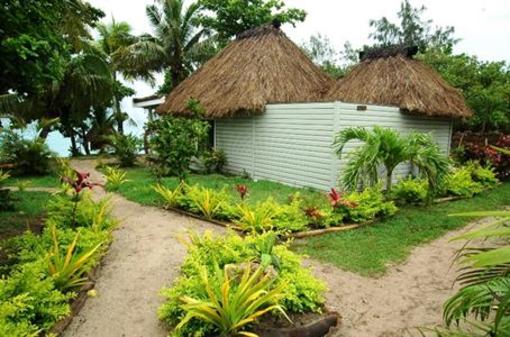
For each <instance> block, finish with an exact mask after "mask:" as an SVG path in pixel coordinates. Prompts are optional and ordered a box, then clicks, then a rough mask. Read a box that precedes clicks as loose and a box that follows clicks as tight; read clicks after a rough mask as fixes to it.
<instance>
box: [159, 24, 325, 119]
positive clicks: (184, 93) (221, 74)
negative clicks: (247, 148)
mask: <svg viewBox="0 0 510 337" xmlns="http://www.w3.org/2000/svg"><path fill="white" fill-rule="evenodd" d="M332 84H333V81H332V79H331V78H330V77H329V76H328V75H327V74H325V73H324V72H323V71H322V70H321V69H320V68H318V67H317V66H316V65H315V64H313V62H312V61H311V60H310V59H309V58H308V57H307V56H306V55H305V54H304V53H303V51H302V50H301V49H300V48H299V47H298V46H296V45H295V44H294V43H293V42H292V41H291V40H290V39H289V38H287V36H286V35H285V34H284V33H283V32H282V31H281V30H280V29H279V24H269V25H265V26H261V27H258V28H254V29H251V30H249V31H246V32H244V33H242V34H240V35H239V36H238V37H237V38H236V40H234V41H233V42H231V43H230V44H229V45H228V46H227V47H226V48H225V49H224V50H223V51H222V52H220V53H219V54H218V55H217V56H215V57H214V58H212V59H211V60H209V61H208V62H207V63H206V64H205V65H204V66H203V67H202V68H201V69H199V70H198V71H196V72H195V73H194V74H193V75H191V76H190V77H189V78H187V79H186V80H184V81H183V82H182V83H181V84H179V85H178V86H177V87H176V88H175V89H174V90H172V92H171V93H170V94H169V95H168V96H167V98H166V100H165V103H163V104H162V105H160V106H159V107H158V108H157V109H156V112H158V113H161V114H164V113H173V114H179V115H186V114H187V113H189V111H187V103H188V102H189V100H190V99H192V98H193V99H197V100H198V101H199V102H200V103H201V105H202V107H203V108H204V110H205V114H206V116H207V117H209V118H223V117H232V116H236V115H244V114H251V113H262V112H263V111H264V109H265V106H266V104H269V103H290V102H292V103H295V102H310V101H318V100H320V99H321V97H322V96H323V95H324V94H325V93H326V92H327V91H328V90H329V88H330V87H331V85H332Z"/></svg>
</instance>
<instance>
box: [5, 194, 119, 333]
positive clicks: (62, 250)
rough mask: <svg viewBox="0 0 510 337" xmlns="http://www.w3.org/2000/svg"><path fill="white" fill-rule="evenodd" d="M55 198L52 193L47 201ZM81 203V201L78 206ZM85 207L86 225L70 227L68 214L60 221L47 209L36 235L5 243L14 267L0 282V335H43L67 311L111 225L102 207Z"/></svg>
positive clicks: (107, 238)
mask: <svg viewBox="0 0 510 337" xmlns="http://www.w3.org/2000/svg"><path fill="white" fill-rule="evenodd" d="M61 198H63V196H62V195H55V196H53V197H52V200H50V202H52V203H53V202H54V200H53V199H59V200H61ZM67 198H68V202H67V203H69V202H70V203H71V204H72V201H70V200H69V197H67ZM57 203H61V201H58V202H57ZM67 203H66V204H67ZM90 203H92V200H90ZM85 205H87V204H85V203H81V207H82V208H83V207H84V206H85ZM89 207H90V208H91V209H93V210H94V211H87V212H83V215H84V216H85V215H88V216H89V218H88V219H87V220H86V221H84V222H87V223H89V224H90V225H89V226H88V227H79V228H76V229H75V228H72V227H70V226H69V225H68V224H70V223H71V220H70V219H69V217H70V215H69V213H68V214H67V219H65V220H66V221H63V222H62V223H60V222H58V221H59V220H62V215H63V213H62V212H60V211H58V212H57V211H56V210H53V211H49V212H48V219H47V226H46V227H45V228H44V230H43V232H42V233H41V234H40V235H37V234H34V233H32V232H26V233H25V234H23V235H21V236H17V237H14V238H12V239H10V241H11V242H10V243H9V245H10V246H12V247H15V248H16V249H15V250H14V251H13V252H12V254H14V255H15V261H16V263H15V265H14V266H12V268H11V270H10V271H9V273H8V274H6V275H4V276H3V277H2V278H0V298H1V299H2V300H1V301H0V335H1V336H38V335H41V334H45V333H47V332H48V330H49V329H50V328H51V327H52V326H53V325H54V324H55V323H56V322H57V321H58V320H59V319H62V318H64V317H65V316H67V315H69V314H70V313H71V308H70V304H69V303H70V300H71V299H72V298H74V297H75V296H76V294H75V292H74V290H75V287H76V286H79V285H80V284H82V283H83V282H85V279H83V277H84V273H86V272H87V271H88V270H90V268H92V267H93V266H94V265H96V264H97V263H98V261H99V258H100V256H101V255H102V254H103V253H104V251H105V249H106V244H107V243H108V242H110V241H111V228H112V226H113V224H114V222H113V221H112V220H111V219H109V217H108V214H107V212H106V209H107V207H106V206H92V205H91V204H89ZM98 209H100V211H99V212H96V210H98ZM78 235H79V239H77V236H78ZM57 238H58V239H57ZM99 246H100V247H99Z"/></svg>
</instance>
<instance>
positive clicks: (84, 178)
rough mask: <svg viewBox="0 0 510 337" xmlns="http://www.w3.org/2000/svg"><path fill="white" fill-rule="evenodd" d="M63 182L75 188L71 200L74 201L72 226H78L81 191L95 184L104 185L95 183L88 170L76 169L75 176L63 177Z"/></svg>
mask: <svg viewBox="0 0 510 337" xmlns="http://www.w3.org/2000/svg"><path fill="white" fill-rule="evenodd" d="M62 182H63V183H65V184H68V185H69V186H71V188H72V189H73V195H72V198H71V200H72V201H73V203H74V204H73V210H72V214H71V216H72V222H71V225H72V227H76V212H77V210H78V203H79V202H80V200H81V198H80V196H81V192H82V191H83V190H84V189H87V188H88V189H90V190H91V189H92V188H93V187H94V186H103V185H101V184H99V183H94V182H92V181H90V173H88V172H79V171H77V170H74V177H69V176H67V177H62Z"/></svg>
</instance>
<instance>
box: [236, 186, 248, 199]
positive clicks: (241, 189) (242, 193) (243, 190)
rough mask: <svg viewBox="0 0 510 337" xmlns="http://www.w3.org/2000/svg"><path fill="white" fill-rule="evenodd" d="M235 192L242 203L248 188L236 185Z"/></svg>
mask: <svg viewBox="0 0 510 337" xmlns="http://www.w3.org/2000/svg"><path fill="white" fill-rule="evenodd" d="M236 190H237V193H239V197H240V198H241V200H243V201H244V198H246V196H247V195H248V186H246V185H243V184H238V185H236Z"/></svg>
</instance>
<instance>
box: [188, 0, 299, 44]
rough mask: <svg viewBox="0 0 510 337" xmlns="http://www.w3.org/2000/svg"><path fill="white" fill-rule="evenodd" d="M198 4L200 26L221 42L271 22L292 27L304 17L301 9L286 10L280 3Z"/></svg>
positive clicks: (234, 0) (210, 0)
mask: <svg viewBox="0 0 510 337" xmlns="http://www.w3.org/2000/svg"><path fill="white" fill-rule="evenodd" d="M198 3H199V5H200V7H201V8H202V9H203V11H201V12H200V23H201V24H202V25H203V26H204V27H206V28H208V29H211V30H212V31H214V32H215V33H216V34H217V35H218V38H219V40H221V41H228V40H230V39H231V38H233V37H235V36H236V34H238V33H240V32H243V31H245V30H248V29H250V28H253V27H257V26H260V25H263V24H266V23H268V22H272V21H274V20H278V21H279V22H281V23H282V24H283V23H290V24H292V25H294V24H296V23H297V22H302V21H304V20H305V17H306V12H305V11H304V10H301V9H297V8H286V7H285V3H284V1H282V0H230V1H225V0H199V2H198Z"/></svg>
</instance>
